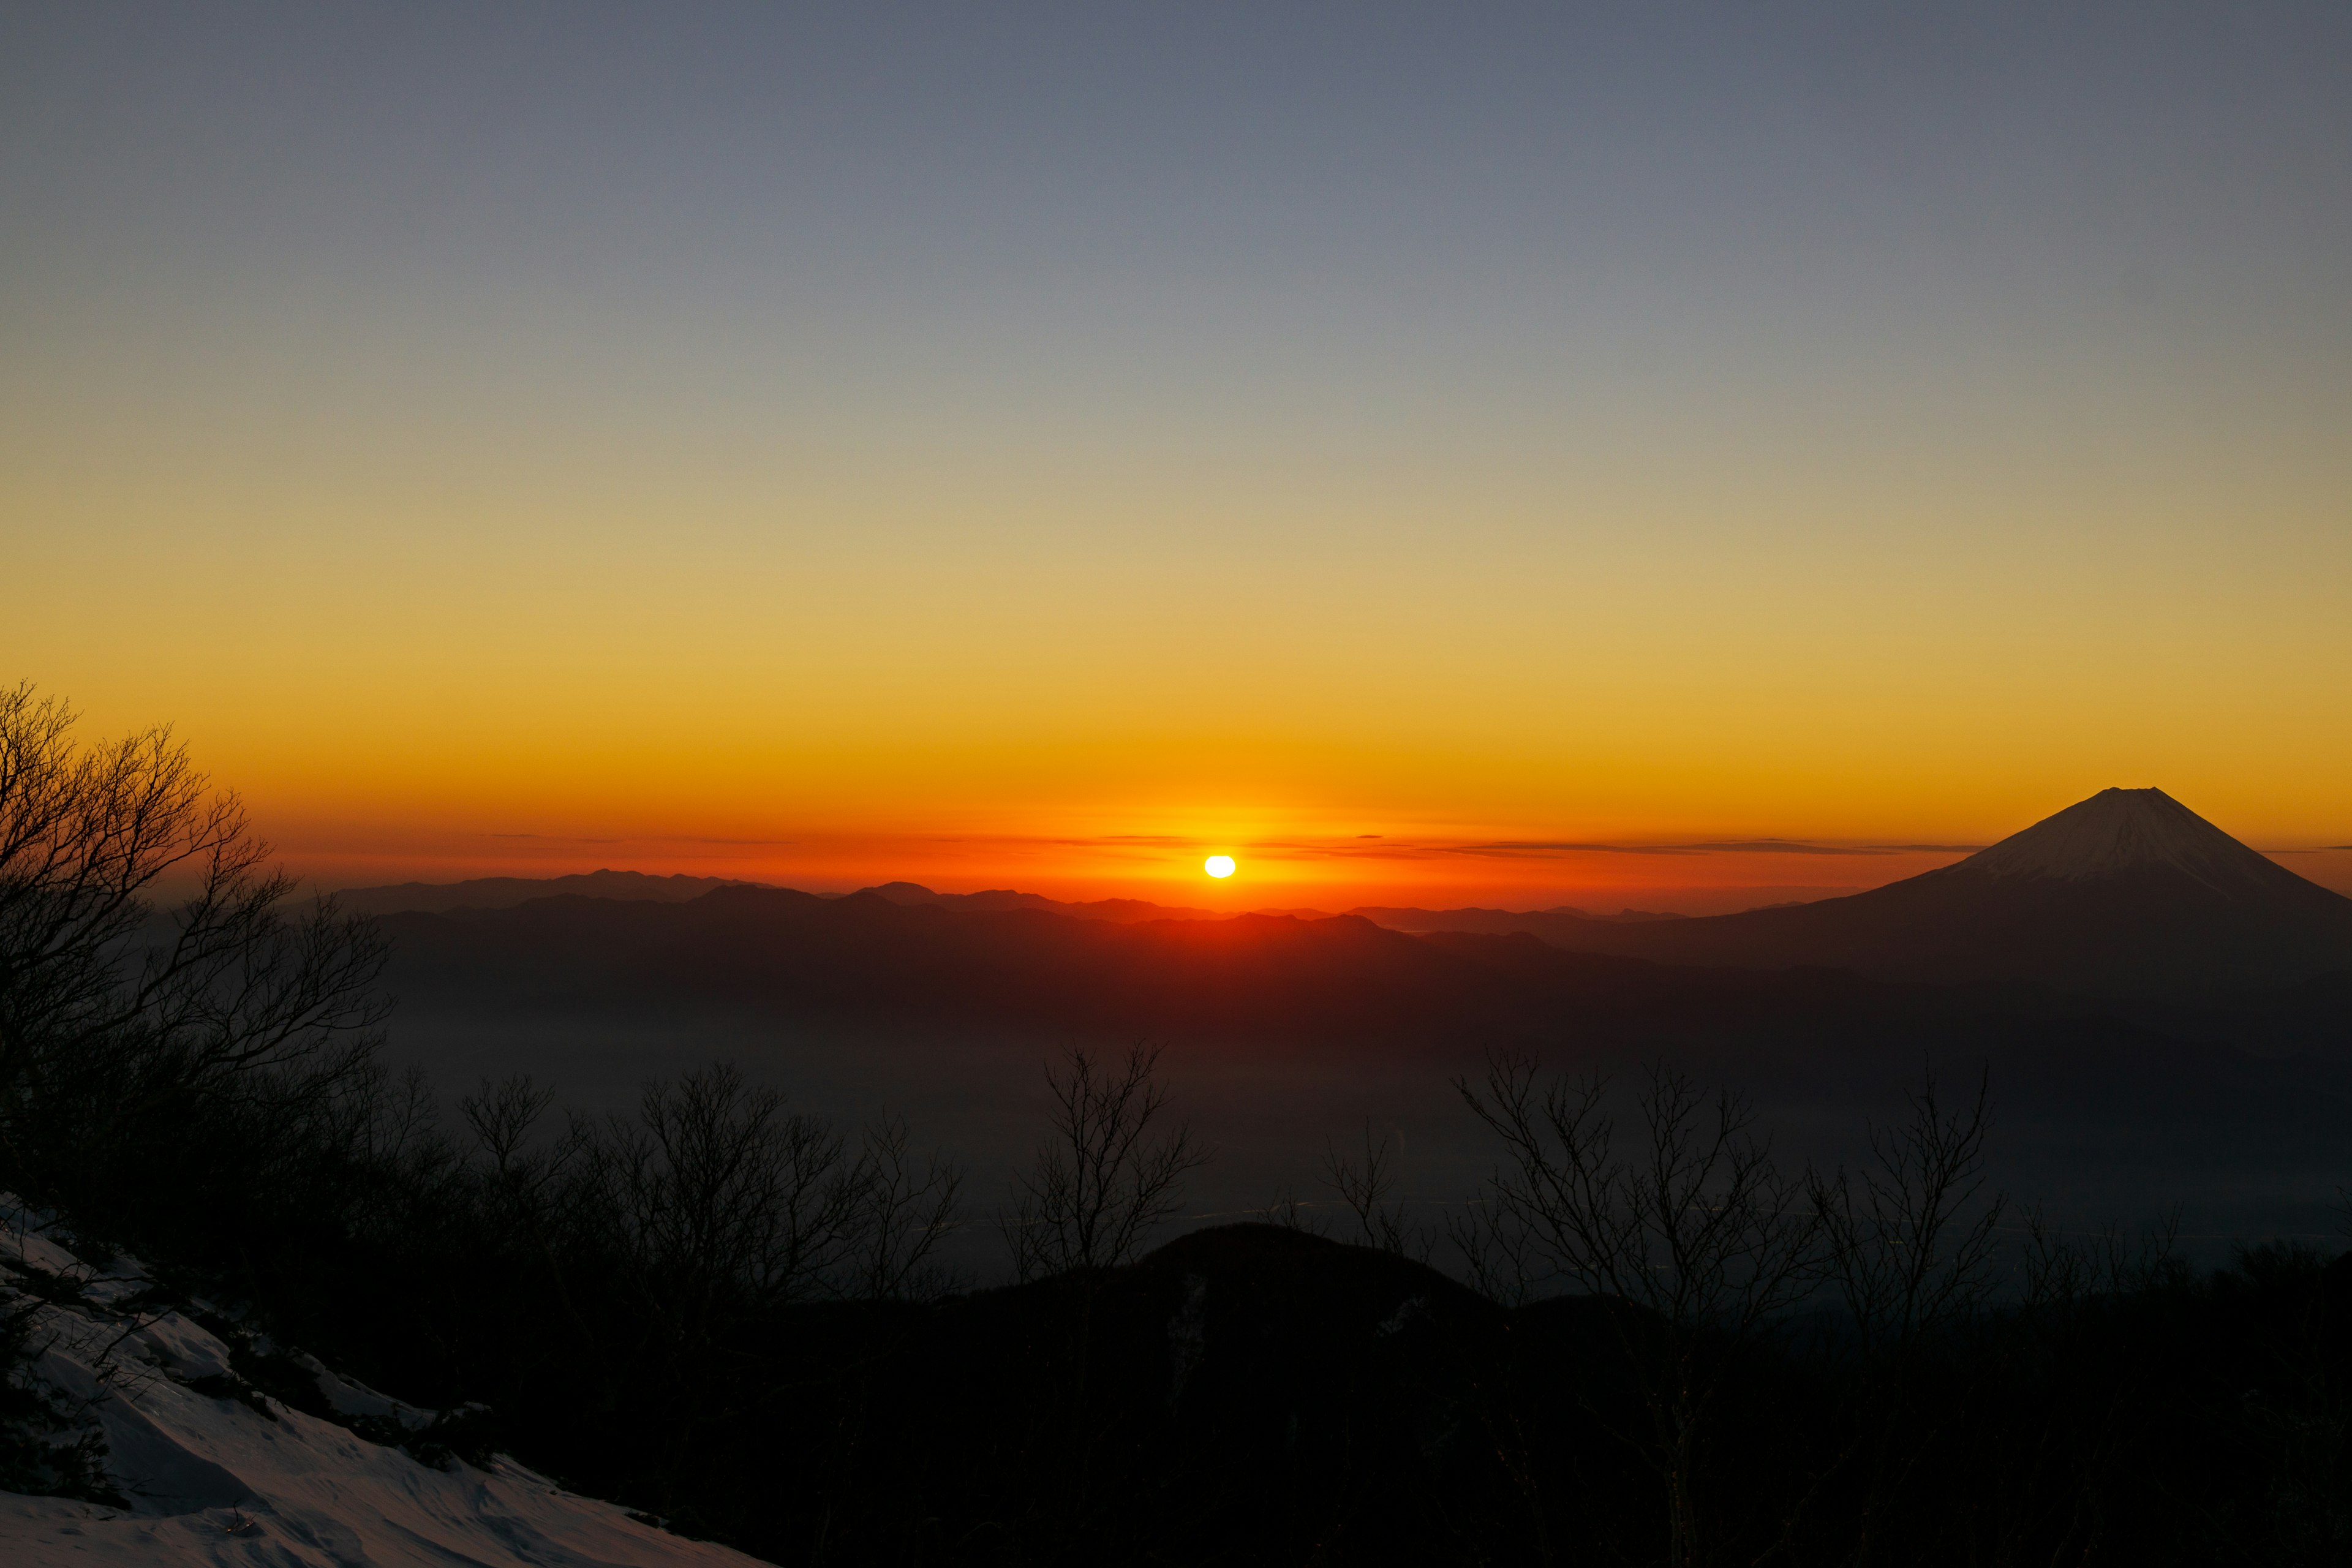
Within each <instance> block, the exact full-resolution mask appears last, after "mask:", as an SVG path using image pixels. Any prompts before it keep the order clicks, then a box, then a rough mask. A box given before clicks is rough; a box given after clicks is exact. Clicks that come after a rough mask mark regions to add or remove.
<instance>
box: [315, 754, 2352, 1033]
mask: <svg viewBox="0 0 2352 1568" xmlns="http://www.w3.org/2000/svg"><path fill="white" fill-rule="evenodd" d="M550 895H553V896H550ZM345 899H346V901H347V903H352V904H355V905H357V906H358V907H360V908H362V910H418V911H437V912H442V913H457V915H458V918H459V919H460V920H461V921H466V922H467V923H466V924H465V925H464V926H463V927H462V928H457V929H452V928H446V927H441V926H437V925H434V924H431V923H429V922H428V923H420V924H404V925H403V926H402V928H401V929H402V930H403V931H404V941H405V942H406V943H407V945H408V946H409V947H410V948H411V950H412V951H415V952H425V951H428V950H429V951H437V952H442V953H444V954H445V955H446V958H447V959H448V960H449V961H450V962H451V963H455V964H457V966H458V967H460V968H470V967H473V964H472V963H471V962H470V961H471V960H472V959H477V958H486V957H487V956H488V954H489V953H490V952H494V951H498V950H500V949H504V950H505V952H506V955H507V960H508V962H510V963H512V964H513V966H514V967H513V970H512V975H511V978H512V979H513V980H514V981H516V982H518V983H522V982H523V980H524V977H525V976H529V975H532V974H539V975H541V976H545V975H548V974H549V973H550V972H551V971H574V970H576V969H578V968H579V967H581V966H585V967H586V968H587V969H589V970H593V972H595V973H597V974H598V975H600V976H602V977H603V979H601V980H600V981H599V982H598V984H604V983H606V982H614V983H617V982H619V981H620V980H621V978H622V977H624V976H627V975H632V974H635V975H636V976H638V977H639V978H640V980H641V981H642V982H644V983H645V984H649V985H651V986H652V987H653V988H654V989H656V990H661V991H667V990H671V989H673V988H683V991H682V992H681V994H684V992H691V991H693V990H695V989H697V988H699V987H709V988H713V990H714V991H715V992H716V993H719V994H739V995H740V994H742V993H743V991H744V989H745V987H746V985H747V984H750V985H751V988H752V989H761V988H762V987H781V988H782V990H783V991H786V992H789V993H791V994H795V995H798V996H800V997H803V998H804V999H814V998H816V997H818V996H825V997H829V998H831V999H833V1000H834V1001H835V1002H844V1001H847V1000H849V999H850V998H851V997H853V996H868V997H884V996H887V997H894V998H896V999H898V1001H900V1002H904V1001H907V1000H908V999H911V998H915V997H929V998H931V999H933V1000H935V1001H936V1002H937V1004H938V1005H941V1006H944V1007H949V1008H953V1007H956V1006H958V1005H965V1006H976V1007H979V1008H981V1009H982V1010H983V1011H986V1010H988V1009H989V1007H990V1005H992V1004H996V1005H1003V1004H1006V1003H1010V1002H1011V1001H1012V998H1013V995H1014V994H1020V995H1021V996H1022V997H1023V1000H1022V1001H1021V1002H1020V1003H1019V1004H1017V1005H1013V1007H1012V1009H1011V1010H1012V1011H1013V1013H1016V1014H1021V1015H1025V1016H1035V1015H1036V1013H1037V1012H1038V1011H1039V1010H1042V1011H1043V1012H1044V1013H1045V1014H1048V1015H1052V1016H1060V1017H1064V1018H1069V1017H1072V1016H1089V1015H1091V1016H1097V1017H1099V1016H1103V1015H1105V1014H1107V1013H1126V1012H1129V1011H1130V1006H1129V1005H1130V1004H1132V1005H1134V1008H1135V1009H1137V1010H1139V1011H1140V1012H1141V1013H1143V1014H1147V1015H1148V1014H1154V1013H1158V1014H1161V1015H1163V1016H1168V1015H1175V1016H1200V1015H1204V1014H1223V1015H1224V1016H1228V1017H1233V1016H1237V1015H1241V1014H1250V1015H1255V1016H1258V1017H1260V1018H1261V1019H1269V1020H1270V1019H1272V1018H1276V1017H1281V1018H1286V1019H1290V1020H1294V1021H1296V1020H1300V1019H1304V1018H1306V1017H1307V1016H1317V1015H1319V1016H1321V1018H1322V1019H1324V1020H1325V1021H1326V1022H1327V1023H1338V1022H1339V1021H1341V1020H1345V1021H1346V1022H1347V1024H1348V1025H1349V1026H1361V1025H1362V1024H1364V1023H1366V1022H1369V1021H1370V1019H1372V1018H1374V1017H1389V1018H1394V1017H1396V1016H1400V1015H1399V1014H1397V1013H1396V1012H1395V1011H1394V1010H1395V1009H1398V1008H1402V1015H1403V1016H1411V1015H1416V1014H1418V1015H1421V1016H1424V1017H1426V1016H1440V1015H1442V1016H1449V1017H1453V1018H1456V1019H1460V1018H1463V1017H1465V1016H1482V1015H1483V1016H1495V1014H1496V1010H1497V1009H1496V1004H1497V1003H1503V1005H1501V1007H1500V1011H1501V1012H1504V1013H1508V1014H1519V1015H1521V1016H1524V1012H1525V1009H1526V1007H1527V1005H1528V1003H1530V1002H1532V1001H1534V998H1535V994H1543V995H1545V996H1546V997H1548V998H1549V1000H1550V1001H1552V1002H1557V1001H1559V999H1560V998H1561V997H1562V996H1563V995H1564V994H1565V993H1567V992H1574V991H1580V990H1585V989H1587V988H1589V987H1591V985H1593V984H1596V983H1601V975H1602V973H1604V971H1603V970H1595V969H1593V968H1591V966H1590V965H1589V964H1588V965H1585V966H1583V967H1579V966H1576V965H1569V966H1567V967H1566V968H1562V967H1561V966H1559V964H1556V963H1549V962H1547V961H1546V960H1544V958H1543V957H1542V956H1541V952H1542V951H1543V950H1549V951H1553V952H1557V950H1563V949H1564V950H1566V952H1559V953H1558V956H1559V957H1561V958H1565V957H1567V956H1568V955H1569V954H1576V955H1580V956H1582V957H1585V958H1588V959H1591V958H1607V959H1612V960H1625V959H1639V960H1646V961H1648V962H1649V963H1652V964H1656V965H1664V966H1671V967H1672V968H1673V969H1675V970H1676V971H1678V972H1682V974H1683V978H1682V980H1681V981H1679V982H1676V983H1674V984H1668V983H1666V982H1665V981H1664V979H1663V978H1662V977H1655V976H1654V977H1650V978H1648V979H1644V980H1643V981H1641V982H1640V983H1639V984H1634V986H1633V988H1634V989H1636V990H1643V991H1653V990H1658V989H1665V990H1672V989H1675V988H1676V986H1677V985H1680V986H1688V985H1690V984H1693V981H1692V979H1691V977H1690V974H1689V972H1691V971H1694V970H1700V969H1706V970H1718V971H1719V970H1733V971H1740V970H1787V969H1814V970H1820V969H1830V970H1844V971H1850V972H1853V973H1855V974H1857V975H1860V976H1864V977H1867V978H1869V979H1872V980H1876V981H1893V982H1901V983H1919V982H1925V983H1928V984H1944V985H1950V984H1965V985H1979V986H1982V985H1995V986H2014V985H2017V984H2031V985H2037V986H2042V987H2048V988H2051V989H2054V990H2057V991H2061V992H2066V993H2072V994H2079V995H2084V996H2090V997H2096V998H2104V999H2108V1000H2116V999H2124V1000H2139V1001H2152V1000H2173V1001H2179V1000H2186V999H2195V998H2208V999H2210V998H2215V997H2234V996H2240V995H2243V994H2248V993H2252V992H2255V991H2263V990H2276V989H2278V988H2281V987H2302V988H2304V989H2306V990H2307V989H2309V988H2310V987H2311V986H2312V985H2313V984H2318V985H2320V986H2322V987H2323V989H2330V994H2333V991H2332V989H2331V988H2336V987H2337V986H2338V983H2339V977H2352V900H2347V899H2346V898H2344V897H2343V896H2341V895H2340V894H2337V893H2334V892H2331V891H2329V890H2328V889H2325V888H2322V887H2320V886H2318V885H2317V884H2315V883H2313V882H2309V881H2306V880H2305V879H2303V878H2301V877H2298V876H2296V875H2295V874H2294V872H2292V871H2289V870H2287V869H2286V868H2284V867H2283V866H2281V865H2279V864H2278V863H2277V862H2276V861H2274V860H2272V859H2270V858H2268V857H2266V856H2263V855H2262V854H2259V853H2257V852H2256V851H2254V850H2252V849H2250V848H2248V847H2246V846H2244V845H2242V844H2241V843H2239V842H2238V841H2237V840H2236V839H2234V838H2232V837H2230V836H2229V835H2228V834H2226V833H2224V832H2222V831H2221V829H2220V828H2218V827H2216V826H2213V825H2212V824H2211V823H2210V822H2207V821H2206V820H2205V819H2204V818H2202V817H2200V816H2198V815H2197V814H2196V813H2195V812H2192V811H2190V810H2189V808H2188V807H2186V806H2184V805H2181V804H2180V803H2179V802H2178V801H2176V800H2174V799H2173V798H2172V797H2171V796H2169V795H2166V794H2165V793H2164V792H2163V791H2161V790H2157V789H2109V790H2103V791H2101V792H2100V793H2099V794H2097V795H2094V796H2092V797H2091V798H2090V799H2088V800H2085V801H2083V802H2080V803H2078V804H2077V805H2072V806H2069V807H2067V808H2066V809H2065V810H2064V811H2062V812H2059V813H2058V814H2057V815H2056V816H2051V817H2048V818H2046V819H2045V820H2043V821H2041V822H2038V823H2036V824H2034V825H2033V826H2031V827H2029V828H2026V829H2025V830H2024V831H2023V832H2021V833H2018V834H2015V835H2013V836H2011V837H2008V838H2005V839H2002V840H2001V841H2000V843H1998V844H1995V845H1993V846H1991V847H1989V848H1986V849H1983V850H1980V851H1979V852H1978V853H1976V854H1974V855H1972V856H1970V857H1969V858H1967V859H1965V860H1961V861H1959V862H1958V863H1957V864H1954V865H1951V866H1948V867H1945V868H1942V869H1940V870H1935V871H1930V872H1927V874H1925V875H1924V876H1918V877H1913V878H1910V879H1906V880H1904V881H1900V882H1895V883H1890V884H1889V885H1887V886H1885V887H1883V888H1878V889H1873V890H1871V891H1869V892H1866V893H1857V894H1853V895H1852V896H1850V897H1847V898H1841V899H1827V900H1822V901H1820V902H1817V903H1810V904H1791V905H1784V906H1780V907H1777V908H1771V909H1762V910H1747V911H1745V912H1743V913H1739V914H1731V915H1711V916H1699V917H1691V918H1666V917H1656V916H1643V915H1640V914H1638V913H1636V912H1634V911H1631V910H1629V911H1626V913H1625V914H1622V915H1619V916H1615V917H1609V916H1594V915H1589V914H1585V913H1583V912H1581V911H1578V910H1566V909H1553V910H1536V911H1531V912H1515V911H1511V910H1415V909H1385V908H1383V909H1371V908H1367V909H1360V910H1352V911H1350V912H1349V914H1348V915H1343V916H1338V917H1332V916H1325V915H1322V914H1320V913H1319V912H1318V911H1314V910H1298V911H1285V912H1282V913H1279V914H1268V913H1259V914H1251V915H1239V916H1233V917H1221V916H1218V915H1215V914H1213V912H1212V911H1209V910H1197V909H1177V908H1169V907H1165V906H1161V905H1157V904H1151V903H1148V902H1144V901H1142V900H1130V899H1109V900H1097V901H1094V902H1087V903H1065V902H1061V901H1058V900H1051V899H1046V898H1042V897H1040V896H1038V895H1036V894H1033V893H1021V892H1014V891H1012V890H1009V889H1002V890H996V891H990V892H981V893H963V894H955V893H944V894H943V893H937V892H934V891H932V890H931V889H928V888H924V887H921V886H919V885H918V884H916V883H912V882H891V883H886V884H884V885H882V886H880V887H877V888H869V889H865V890H863V891H861V892H858V893H855V894H851V895H848V896H847V897H823V896H819V895H814V894H808V893H801V892H795V891H793V890H791V889H782V888H761V887H755V886H751V885H748V884H740V883H738V884H719V883H715V882H712V881H709V880H705V879H694V878H683V877H680V878H654V877H639V876H636V875H635V874H632V873H620V872H610V871H605V872H598V873H595V874H593V876H589V877H577V878H561V879H553V880H551V881H545V882H528V881H521V880H518V879H493V880H489V881H483V882H474V883H459V884H456V885H453V886H450V887H446V888H427V887H422V886H415V885H412V886H410V887H406V888H399V889H361V890H360V891H359V892H358V893H356V894H347V895H345ZM656 906H658V908H656ZM463 910H474V911H478V912H481V913H487V912H489V911H497V912H499V913H500V914H501V915H503V917H504V918H502V919H498V920H492V921H483V920H481V919H478V918H477V917H475V916H468V915H466V914H464V913H462V912H461V911H463ZM1443 936H1451V937H1455V938H1459V937H1463V936H1485V937H1490V938H1517V941H1518V942H1520V943H1522V944H1524V943H1526V942H1527V939H1528V938H1535V939H1537V940H1538V942H1540V943H1541V944H1542V950H1538V952H1529V951H1527V949H1526V947H1525V946H1517V947H1515V946H1512V945H1510V944H1508V943H1506V944H1504V945H1502V946H1499V947H1490V946H1486V945H1481V944H1477V943H1471V944H1468V945H1464V944H1463V943H1461V942H1458V941H1457V942H1450V943H1449V942H1437V943H1435V944H1433V943H1432V942H1429V941H1423V940H1412V939H1421V938H1436V937H1443ZM655 971H665V972H666V973H663V974H662V975H661V977H660V978H659V979H658V980H656V977H655V974H654V973H653V972H655ZM1441 973H1443V974H1444V978H1443V979H1440V978H1439V976H1440V974H1441ZM1606 973H1610V974H1612V975H1613V976H1614V977H1615V978H1614V979H1613V980H1612V981H1610V982H1607V983H1606V984H1605V985H1604V988H1608V987H1612V986H1615V985H1619V984H1633V982H1631V981H1630V979H1629V977H1628V976H1627V975H1626V973H1625V972H1623V971H1622V970H1609V971H1606ZM753 976H757V977H759V979H758V980H757V981H756V982H755V981H753V979H752V977H753ZM1538 976H1540V978H1538ZM1571 976H1572V978H1571ZM1710 984H1712V983H1710ZM1706 988H1707V987H1705V986H1702V987H1700V989H1706ZM1407 993H1410V994H1411V1000H1410V1001H1408V1000H1407V996H1406V994H1407ZM1506 996H1507V997H1508V1001H1507V1002H1504V998H1505V997H1506ZM1244 998H1246V1000H1244ZM2308 1011H2309V1009H2308V1008H2300V1009H2298V1016H2300V1014H2301V1013H2304V1012H2308Z"/></svg>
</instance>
